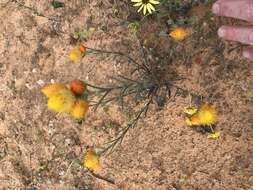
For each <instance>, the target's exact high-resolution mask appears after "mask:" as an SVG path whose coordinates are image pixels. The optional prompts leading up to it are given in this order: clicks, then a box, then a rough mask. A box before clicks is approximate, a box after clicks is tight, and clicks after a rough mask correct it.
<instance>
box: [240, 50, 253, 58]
mask: <svg viewBox="0 0 253 190" xmlns="http://www.w3.org/2000/svg"><path fill="white" fill-rule="evenodd" d="M242 55H243V57H245V58H247V59H252V56H251V53H250V52H249V51H247V50H244V51H243V53H242Z"/></svg>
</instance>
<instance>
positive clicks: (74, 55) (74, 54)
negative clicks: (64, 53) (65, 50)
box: [69, 48, 83, 62]
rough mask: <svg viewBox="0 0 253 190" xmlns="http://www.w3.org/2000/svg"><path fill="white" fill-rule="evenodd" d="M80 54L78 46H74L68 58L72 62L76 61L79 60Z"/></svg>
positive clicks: (81, 54)
mask: <svg viewBox="0 0 253 190" xmlns="http://www.w3.org/2000/svg"><path fill="white" fill-rule="evenodd" d="M82 56H83V53H82V52H81V50H80V49H79V48H75V49H73V50H72V51H71V52H70V54H69V59H70V60H71V61H73V62H78V61H80V60H81V58H82Z"/></svg>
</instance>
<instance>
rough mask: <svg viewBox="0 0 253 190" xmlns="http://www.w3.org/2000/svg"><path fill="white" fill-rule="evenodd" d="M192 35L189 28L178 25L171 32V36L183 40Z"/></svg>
mask: <svg viewBox="0 0 253 190" xmlns="http://www.w3.org/2000/svg"><path fill="white" fill-rule="evenodd" d="M189 35H190V31H189V30H188V29H185V28H182V27H177V28H176V29H175V30H173V31H172V32H170V34H169V36H170V37H172V38H173V39H174V40H177V41H182V40H184V39H185V38H187V37H188V36H189Z"/></svg>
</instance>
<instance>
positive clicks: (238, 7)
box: [212, 0, 253, 21]
mask: <svg viewBox="0 0 253 190" xmlns="http://www.w3.org/2000/svg"><path fill="white" fill-rule="evenodd" d="M212 11H213V13H214V14H217V15H219V16H226V17H233V18H238V19H242V20H246V21H253V0H219V1H217V2H216V3H214V5H213V7H212Z"/></svg>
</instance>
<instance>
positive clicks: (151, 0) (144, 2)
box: [131, 0, 160, 15]
mask: <svg viewBox="0 0 253 190" xmlns="http://www.w3.org/2000/svg"><path fill="white" fill-rule="evenodd" d="M131 2H133V3H135V4H134V6H135V7H139V9H138V12H140V11H141V10H143V14H144V15H146V14H147V13H149V14H152V12H154V11H155V8H154V6H153V5H158V4H159V3H160V1H159V0H131Z"/></svg>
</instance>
